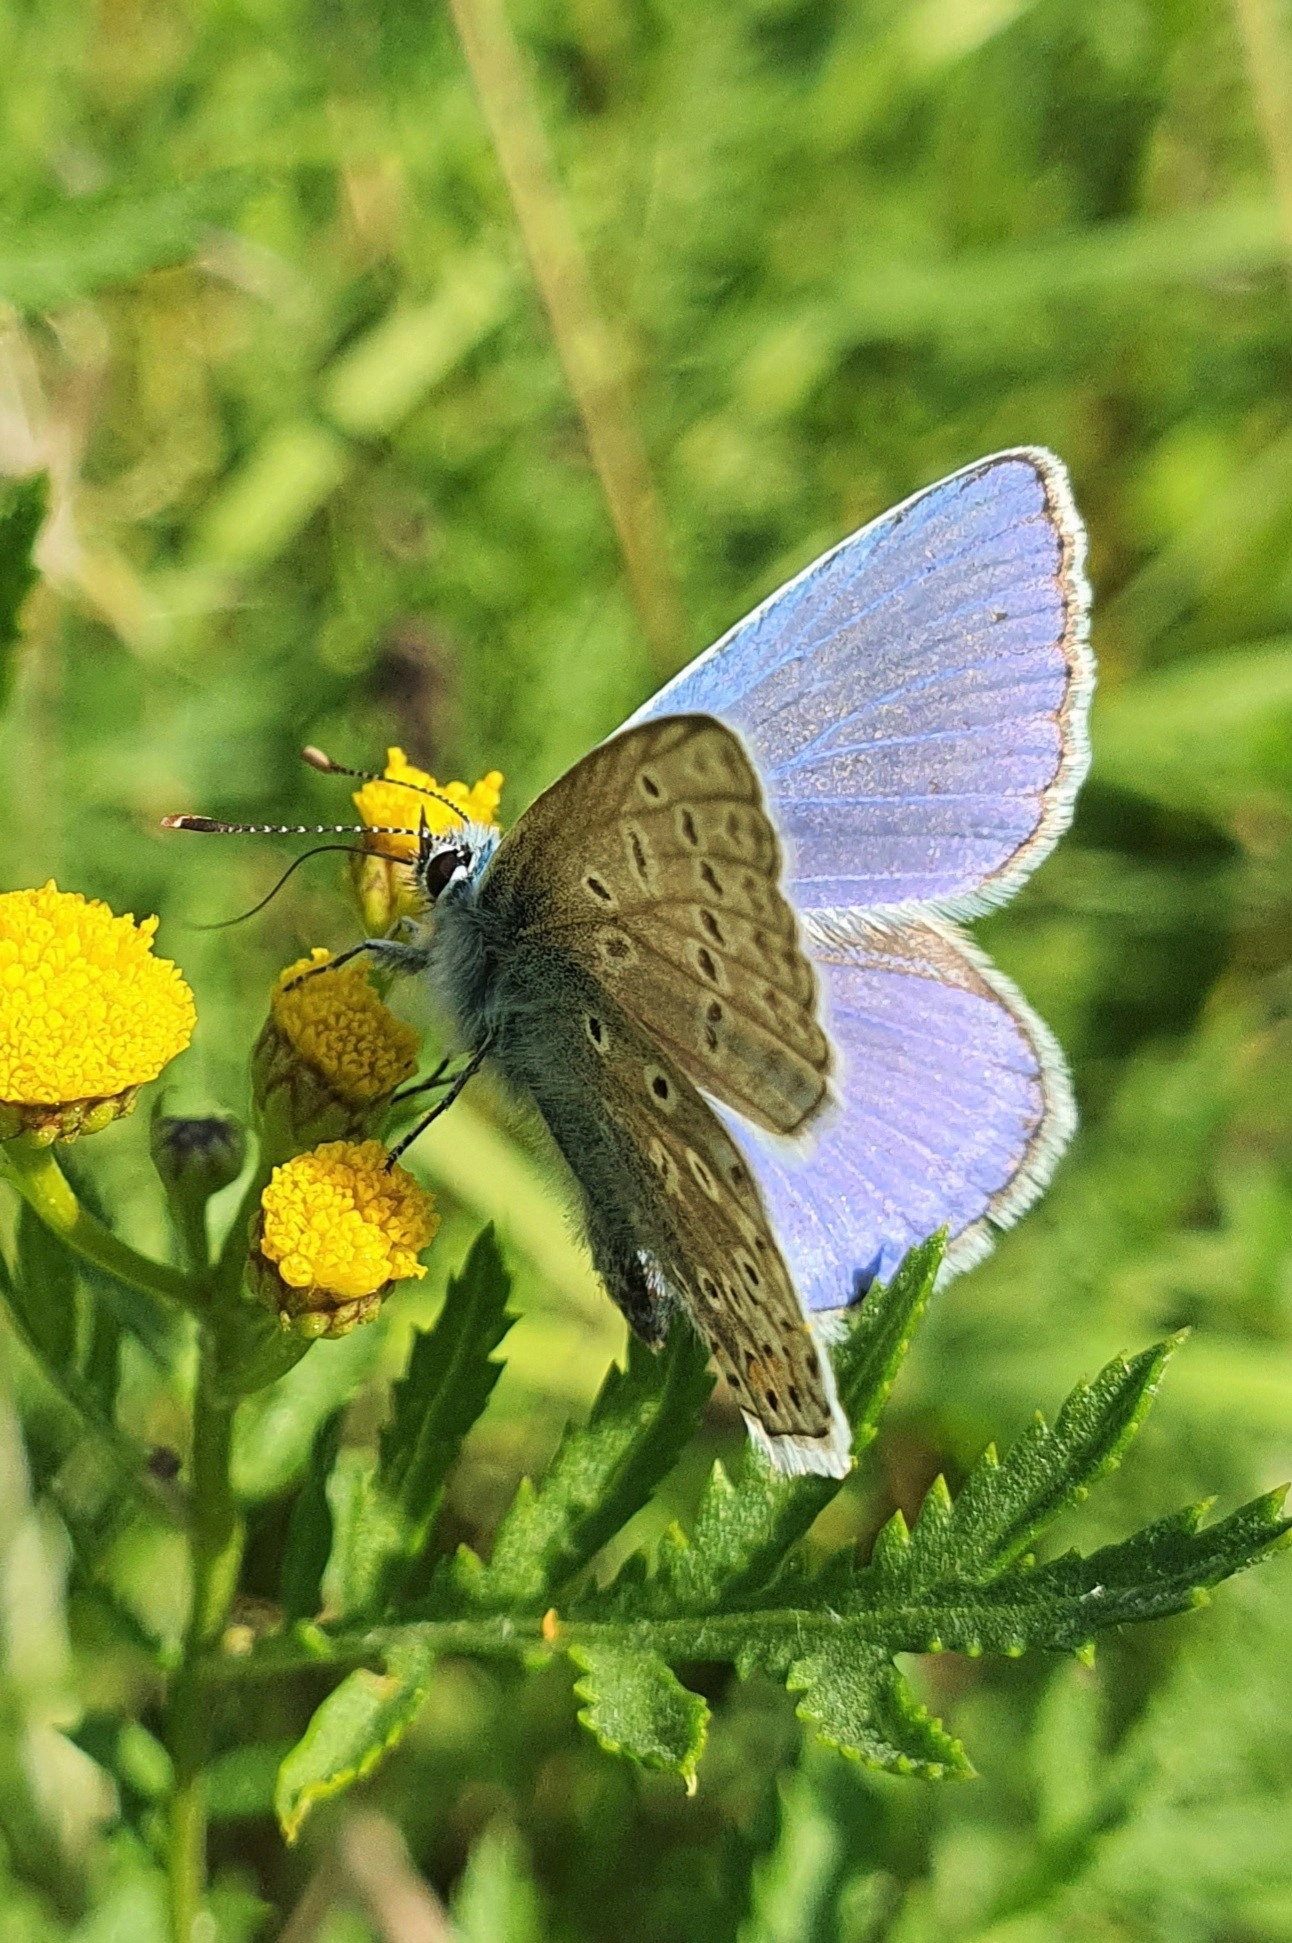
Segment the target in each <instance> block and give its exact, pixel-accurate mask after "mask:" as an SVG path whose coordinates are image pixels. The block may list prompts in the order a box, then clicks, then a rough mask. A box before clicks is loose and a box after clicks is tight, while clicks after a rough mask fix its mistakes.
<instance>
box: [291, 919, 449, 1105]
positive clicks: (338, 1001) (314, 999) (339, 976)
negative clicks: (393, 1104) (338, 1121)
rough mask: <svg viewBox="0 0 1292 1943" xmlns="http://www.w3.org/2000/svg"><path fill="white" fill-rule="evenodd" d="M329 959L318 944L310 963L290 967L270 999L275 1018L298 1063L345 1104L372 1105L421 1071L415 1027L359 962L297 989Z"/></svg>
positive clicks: (328, 955)
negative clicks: (306, 973) (389, 1003)
mask: <svg viewBox="0 0 1292 1943" xmlns="http://www.w3.org/2000/svg"><path fill="white" fill-rule="evenodd" d="M330 957H331V953H330V952H327V951H324V950H323V949H322V948H321V947H319V946H316V947H315V949H314V950H313V951H312V952H311V953H310V955H309V957H308V958H302V959H300V960H299V961H298V963H296V964H294V965H289V966H288V967H287V970H286V971H285V972H283V973H281V974H280V976H279V979H278V983H277V984H276V985H275V987H274V990H273V993H272V995H271V997H270V1001H269V1009H270V1013H271V1015H272V1017H273V1021H274V1024H275V1025H276V1026H277V1027H278V1029H279V1031H280V1032H281V1033H282V1034H283V1036H284V1037H285V1038H286V1039H287V1040H289V1041H290V1043H291V1046H292V1048H293V1050H294V1051H295V1053H296V1055H297V1057H298V1058H299V1059H300V1060H301V1061H302V1062H303V1063H304V1064H305V1065H307V1066H311V1067H312V1068H313V1069H314V1071H315V1072H316V1073H318V1074H319V1075H320V1076H321V1077H322V1078H323V1079H325V1080H326V1081H327V1083H328V1085H329V1086H330V1087H331V1089H332V1091H333V1092H334V1093H335V1094H336V1095H337V1096H338V1097H339V1098H341V1099H343V1100H345V1101H346V1102H347V1104H349V1105H352V1106H370V1105H371V1104H372V1103H373V1102H374V1101H375V1100H380V1099H384V1098H385V1097H386V1096H387V1094H390V1093H393V1092H394V1090H395V1088H396V1087H397V1086H398V1085H399V1084H400V1082H401V1080H406V1079H408V1078H409V1077H410V1076H411V1075H412V1074H413V1073H414V1072H415V1071H416V1070H417V1053H418V1046H419V1043H420V1042H419V1040H418V1037H417V1034H416V1033H415V1032H414V1030H413V1028H412V1027H411V1026H410V1025H405V1023H404V1021H403V1020H402V1019H397V1018H396V1017H395V1015H394V1013H393V1012H392V1011H391V1010H390V1008H389V1006H387V1005H384V1004H383V1003H382V1001H381V999H380V998H379V997H378V995H377V993H376V992H375V991H374V990H373V988H372V986H371V984H370V983H369V982H368V970H367V967H366V965H364V964H363V963H362V962H361V960H359V959H355V960H354V962H353V963H352V964H349V965H342V967H341V969H340V970H339V971H329V972H323V973H321V974H320V975H319V976H318V977H317V978H306V979H304V980H302V981H301V982H300V983H299V984H295V985H293V984H292V980H293V979H299V978H300V974H301V973H302V972H303V971H307V970H309V969H310V967H312V966H315V965H326V964H327V962H328V960H329V958H330Z"/></svg>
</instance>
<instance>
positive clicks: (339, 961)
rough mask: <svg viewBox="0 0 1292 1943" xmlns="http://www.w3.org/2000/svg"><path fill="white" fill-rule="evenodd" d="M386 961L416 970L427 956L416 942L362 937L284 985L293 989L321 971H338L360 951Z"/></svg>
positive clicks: (397, 967) (394, 966) (398, 968)
mask: <svg viewBox="0 0 1292 1943" xmlns="http://www.w3.org/2000/svg"><path fill="white" fill-rule="evenodd" d="M365 952H366V953H367V954H368V956H369V957H371V958H376V959H378V960H379V961H380V962H382V963H384V964H386V965H389V966H390V968H391V970H392V971H402V972H420V971H425V970H426V964H427V957H426V953H425V951H424V950H423V949H422V947H421V946H420V945H409V944H401V943H400V942H399V941H398V939H396V938H362V939H360V941H359V943H358V944H357V945H351V946H350V949H349V950H348V951H343V952H342V953H341V955H340V957H338V958H329V959H328V961H327V963H326V964H325V965H311V966H310V968H309V970H308V971H303V972H298V973H297V975H296V977H295V978H293V979H292V980H291V982H290V983H289V984H288V985H287V986H286V987H285V988H284V989H285V990H286V991H289V992H291V991H294V990H295V989H296V987H297V986H298V985H303V984H304V983H305V981H306V979H307V978H317V977H318V976H319V975H320V973H322V972H334V971H339V970H340V969H341V967H342V965H348V964H350V962H351V961H352V960H353V959H355V958H358V957H361V956H362V955H363V954H364V953H365Z"/></svg>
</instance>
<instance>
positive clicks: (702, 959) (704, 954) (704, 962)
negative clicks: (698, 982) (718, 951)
mask: <svg viewBox="0 0 1292 1943" xmlns="http://www.w3.org/2000/svg"><path fill="white" fill-rule="evenodd" d="M695 956H696V960H697V962H698V964H699V967H700V970H701V971H702V972H703V973H704V975H705V977H706V978H707V979H708V980H709V981H710V983H711V984H713V985H716V984H717V982H718V967H717V966H716V965H715V964H714V962H713V953H712V952H711V951H710V950H709V948H708V946H707V945H701V946H700V949H699V950H698V951H697V952H696V954H695Z"/></svg>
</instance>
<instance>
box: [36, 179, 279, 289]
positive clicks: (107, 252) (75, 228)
mask: <svg viewBox="0 0 1292 1943" xmlns="http://www.w3.org/2000/svg"><path fill="white" fill-rule="evenodd" d="M251 187H252V184H251V180H250V178H249V177H248V176H246V175H245V174H241V173H239V172H238V171H236V170H225V171H222V172H220V173H217V174H215V175H211V176H207V177H204V178H200V179H199V180H197V181H195V182H185V183H180V184H176V185H173V186H169V187H166V188H162V189H154V190H152V191H150V192H148V193H146V194H143V195H133V196H123V195H103V196H85V197H77V198H75V199H68V200H66V201H63V202H62V203H61V204H59V205H58V206H56V207H55V208H52V209H49V210H45V211H42V212H41V213H40V214H38V215H31V216H29V217H28V218H27V219H26V221H25V222H23V223H22V224H15V223H12V222H11V223H9V224H7V225H6V231H7V233H5V232H0V296H3V297H4V298H5V299H6V300H7V301H8V302H9V303H11V304H13V305H14V307H15V308H16V309H18V310H25V311H34V312H40V311H45V310H54V309H57V308H58V307H60V306H61V305H64V304H69V303H74V302H75V301H76V299H77V298H79V297H85V296H89V295H91V294H93V293H94V292H96V291H99V290H102V289H104V288H105V287H106V286H108V285H111V284H114V283H125V282H127V281H129V280H130V279H132V278H135V277H138V276H140V275H141V274H142V273H143V272H144V271H147V270H155V269H158V268H160V267H161V266H162V265H163V264H170V263H182V262H184V261H185V260H186V259H187V258H189V257H191V256H192V255H193V253H194V251H195V250H196V249H197V247H198V246H199V244H200V243H201V242H202V241H203V239H204V237H205V235H206V232H207V230H208V229H209V228H210V226H211V225H212V224H213V223H218V222H227V221H228V220H229V218H230V217H231V216H233V215H234V214H235V213H236V212H237V210H238V208H239V206H240V205H241V204H242V203H244V202H245V201H246V199H247V196H248V194H249V193H250V190H251Z"/></svg>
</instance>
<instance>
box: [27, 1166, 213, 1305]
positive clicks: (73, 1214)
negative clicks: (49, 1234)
mask: <svg viewBox="0 0 1292 1943" xmlns="http://www.w3.org/2000/svg"><path fill="white" fill-rule="evenodd" d="M0 1179H3V1180H6V1181H8V1182H9V1184H10V1186H11V1187H13V1188H15V1189H16V1190H17V1192H18V1193H19V1194H21V1196H22V1198H23V1200H24V1201H26V1203H27V1205H28V1206H29V1207H30V1208H31V1209H32V1211H33V1212H34V1213H35V1214H37V1215H39V1216H40V1219H41V1220H42V1221H43V1222H44V1223H45V1226H46V1227H47V1228H51V1229H52V1230H53V1232H54V1233H55V1234H56V1235H58V1236H59V1237H60V1238H61V1239H62V1240H63V1241H65V1242H66V1243H67V1245H68V1247H69V1248H72V1249H74V1250H75V1251H76V1253H77V1254H78V1255H83V1256H84V1257H85V1259H86V1261H88V1262H93V1263H94V1264H95V1265H96V1267H98V1268H104V1269H106V1270H107V1271H108V1273H109V1275H115V1276H116V1277H117V1279H118V1281H121V1282H127V1283H129V1284H130V1286H131V1287H132V1288H136V1289H142V1291H143V1292H144V1294H145V1295H156V1296H160V1297H161V1298H162V1300H163V1301H165V1302H178V1303H179V1304H180V1306H181V1307H182V1308H185V1309H188V1310H190V1311H191V1312H192V1313H194V1314H200V1313H201V1312H202V1309H203V1307H204V1304H203V1300H202V1293H201V1290H200V1288H199V1286H198V1284H197V1283H196V1282H195V1281H194V1280H193V1278H192V1277H190V1276H188V1275H185V1274H183V1273H181V1271H180V1270H179V1269H177V1268H171V1267H169V1266H168V1265H167V1264H166V1263H165V1262H154V1261H152V1260H150V1259H149V1257H148V1256H147V1255H141V1254H140V1253H139V1251H138V1250H137V1249H135V1248H132V1247H131V1246H130V1245H129V1243H128V1242H124V1241H122V1240H121V1239H120V1237H119V1236H117V1235H114V1234H113V1232H112V1230H111V1229H110V1228H105V1227H104V1225H103V1223H102V1222H101V1221H96V1220H95V1218H94V1216H93V1215H92V1214H89V1213H87V1211H86V1210H85V1209H84V1208H83V1207H82V1206H81V1204H80V1202H79V1201H78V1200H77V1198H76V1196H75V1194H74V1193H73V1192H72V1189H71V1187H70V1186H69V1184H68V1181H67V1177H66V1175H65V1174H64V1173H63V1171H62V1169H61V1168H60V1166H59V1164H58V1162H57V1160H56V1159H55V1158H54V1153H53V1149H52V1148H50V1147H37V1146H36V1145H35V1144H34V1143H33V1142H31V1141H30V1140H26V1139H23V1138H19V1139H16V1140H7V1141H5V1142H4V1144H3V1146H0Z"/></svg>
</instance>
